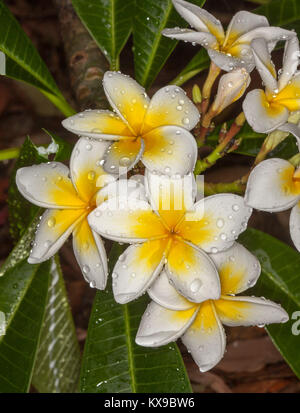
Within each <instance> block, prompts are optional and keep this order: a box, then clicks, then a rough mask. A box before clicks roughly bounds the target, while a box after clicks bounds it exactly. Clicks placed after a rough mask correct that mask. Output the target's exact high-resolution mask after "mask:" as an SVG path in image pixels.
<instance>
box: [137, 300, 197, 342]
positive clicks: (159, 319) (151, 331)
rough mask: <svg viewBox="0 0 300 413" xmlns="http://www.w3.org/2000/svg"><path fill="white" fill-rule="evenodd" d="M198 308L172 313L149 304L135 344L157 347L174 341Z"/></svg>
mask: <svg viewBox="0 0 300 413" xmlns="http://www.w3.org/2000/svg"><path fill="white" fill-rule="evenodd" d="M197 312H198V307H194V308H192V309H190V310H186V311H173V310H168V309H167V308H164V307H161V306H160V305H158V304H156V303H155V302H153V301H152V302H151V303H150V304H149V305H148V307H147V309H146V311H145V313H144V315H143V317H142V320H141V323H140V326H139V329H138V332H137V335H136V339H135V342H136V343H137V344H139V345H140V346H144V347H159V346H163V345H165V344H168V343H170V342H171V341H176V340H177V338H178V337H180V336H181V335H182V334H183V333H184V332H185V331H186V329H187V328H188V327H189V326H190V325H191V323H192V322H193V321H194V319H195V316H196V314H197Z"/></svg>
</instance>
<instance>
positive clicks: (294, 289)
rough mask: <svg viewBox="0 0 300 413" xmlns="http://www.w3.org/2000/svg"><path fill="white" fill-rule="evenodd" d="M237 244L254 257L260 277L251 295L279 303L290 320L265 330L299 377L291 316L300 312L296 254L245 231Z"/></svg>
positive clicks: (299, 359) (257, 233)
mask: <svg viewBox="0 0 300 413" xmlns="http://www.w3.org/2000/svg"><path fill="white" fill-rule="evenodd" d="M240 241H241V243H242V244H243V245H244V246H245V247H246V248H248V249H249V250H250V251H251V252H252V253H253V254H255V255H256V256H257V258H258V259H259V261H260V263H261V266H262V274H261V276H260V278H259V280H258V282H257V285H256V286H255V288H254V289H252V290H251V294H252V293H253V294H255V295H257V296H264V297H266V298H268V299H270V300H273V301H275V302H277V303H280V304H281V305H282V306H283V308H284V309H285V310H286V311H287V312H288V314H289V316H290V320H289V321H288V322H287V323H285V324H273V325H271V326H269V327H267V331H268V333H269V334H270V336H271V338H272V340H273V342H274V343H275V345H276V346H277V348H278V349H279V351H280V352H281V354H282V355H283V357H284V358H285V359H286V361H287V362H288V363H289V365H290V366H291V368H292V369H293V370H294V372H295V373H296V374H297V376H298V377H300V357H299V335H298V336H297V335H294V334H293V330H292V326H293V323H295V319H293V317H292V315H293V313H294V312H296V311H300V254H299V252H297V251H295V250H294V249H293V248H291V247H289V246H288V245H286V244H284V243H282V242H280V241H278V240H277V239H275V238H273V237H271V236H270V235H267V234H265V233H263V232H260V231H257V230H255V229H252V228H249V229H248V230H247V231H246V232H245V233H243V234H242V235H241V237H240Z"/></svg>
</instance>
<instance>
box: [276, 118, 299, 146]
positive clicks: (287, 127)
mask: <svg viewBox="0 0 300 413" xmlns="http://www.w3.org/2000/svg"><path fill="white" fill-rule="evenodd" d="M278 129H279V130H282V131H284V132H289V133H291V134H292V135H294V136H295V138H297V144H298V148H299V143H300V126H299V125H296V124H295V123H290V122H287V123H284V124H283V125H281V126H280V127H279V128H278ZM299 149H300V148H299Z"/></svg>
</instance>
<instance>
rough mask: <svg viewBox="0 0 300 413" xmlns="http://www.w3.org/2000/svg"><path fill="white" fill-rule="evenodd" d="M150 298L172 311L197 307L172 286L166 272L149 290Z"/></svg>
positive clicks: (163, 272)
mask: <svg viewBox="0 0 300 413" xmlns="http://www.w3.org/2000/svg"><path fill="white" fill-rule="evenodd" d="M148 294H149V296H150V298H151V299H152V300H153V301H155V302H156V303H157V304H159V305H161V306H163V307H165V308H168V309H170V310H175V311H182V310H188V309H190V308H193V307H194V306H195V304H194V303H191V302H190V301H188V300H187V299H186V298H184V297H183V296H182V295H180V294H179V293H178V292H177V291H176V289H175V288H174V287H173V286H172V285H171V283H170V281H169V278H168V275H167V273H166V271H162V272H161V274H160V275H159V276H158V277H157V279H156V280H155V281H154V283H153V284H152V285H151V287H150V288H149V289H148Z"/></svg>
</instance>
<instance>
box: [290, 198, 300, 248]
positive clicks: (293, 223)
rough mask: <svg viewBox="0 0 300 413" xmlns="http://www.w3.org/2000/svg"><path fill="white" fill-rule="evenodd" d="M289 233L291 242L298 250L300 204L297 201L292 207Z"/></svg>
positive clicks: (299, 243) (299, 246)
mask: <svg viewBox="0 0 300 413" xmlns="http://www.w3.org/2000/svg"><path fill="white" fill-rule="evenodd" d="M290 234H291V238H292V240H293V243H294V245H295V247H296V248H297V250H298V251H300V204H299V202H298V203H297V204H296V205H295V206H294V207H293V209H292V211H291V215H290Z"/></svg>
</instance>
